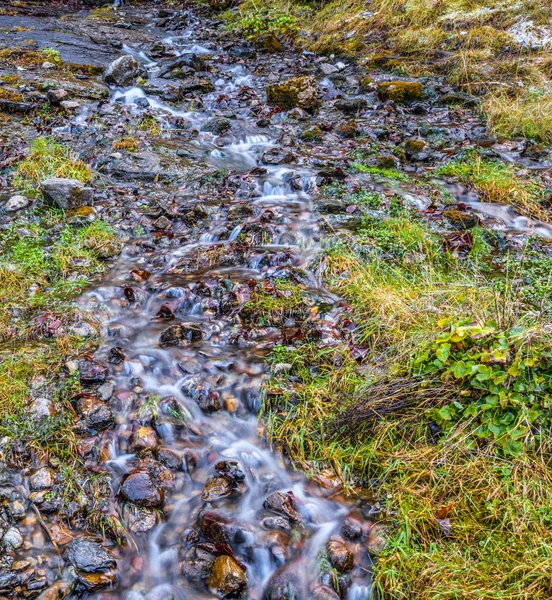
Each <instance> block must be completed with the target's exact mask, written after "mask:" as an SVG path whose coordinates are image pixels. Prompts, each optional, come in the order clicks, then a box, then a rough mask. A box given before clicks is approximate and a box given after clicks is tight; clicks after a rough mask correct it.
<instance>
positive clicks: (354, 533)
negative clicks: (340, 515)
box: [341, 517, 362, 540]
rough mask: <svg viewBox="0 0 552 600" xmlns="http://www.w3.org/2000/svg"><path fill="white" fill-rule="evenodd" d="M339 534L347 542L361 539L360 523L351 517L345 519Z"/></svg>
mask: <svg viewBox="0 0 552 600" xmlns="http://www.w3.org/2000/svg"><path fill="white" fill-rule="evenodd" d="M341 533H342V534H343V536H344V537H346V538H347V539H349V540H357V539H358V538H360V537H362V523H361V522H360V521H359V520H358V519H355V518H353V517H346V518H345V519H343V523H341Z"/></svg>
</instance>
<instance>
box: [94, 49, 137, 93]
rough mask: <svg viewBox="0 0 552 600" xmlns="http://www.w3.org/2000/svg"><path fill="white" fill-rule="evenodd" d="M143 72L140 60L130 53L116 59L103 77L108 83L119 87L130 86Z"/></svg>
mask: <svg viewBox="0 0 552 600" xmlns="http://www.w3.org/2000/svg"><path fill="white" fill-rule="evenodd" d="M141 73H142V69H141V68H140V64H139V63H138V61H137V60H136V59H135V58H134V57H133V56H130V55H128V54H125V56H121V57H120V58H118V59H117V60H114V61H113V62H112V63H111V64H110V65H109V66H108V67H107V69H106V70H105V72H104V75H103V78H104V81H105V82H106V83H109V84H112V85H117V86H119V87H128V86H130V85H132V84H133V83H134V81H135V80H136V78H137V77H138V75H140V74H141Z"/></svg>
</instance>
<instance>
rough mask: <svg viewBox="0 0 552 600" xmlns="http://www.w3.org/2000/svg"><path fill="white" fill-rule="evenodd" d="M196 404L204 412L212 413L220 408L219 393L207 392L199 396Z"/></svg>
mask: <svg viewBox="0 0 552 600" xmlns="http://www.w3.org/2000/svg"><path fill="white" fill-rule="evenodd" d="M198 405H199V408H201V410H202V411H203V412H206V413H214V412H217V411H219V410H222V403H221V401H220V394H219V393H218V392H215V391H211V392H207V393H205V394H203V395H201V396H200V398H199V401H198Z"/></svg>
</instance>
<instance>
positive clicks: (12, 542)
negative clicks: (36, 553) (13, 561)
mask: <svg viewBox="0 0 552 600" xmlns="http://www.w3.org/2000/svg"><path fill="white" fill-rule="evenodd" d="M2 544H3V545H4V547H5V548H7V549H9V548H11V549H13V550H18V549H19V548H21V546H23V536H22V535H21V532H20V531H19V529H17V527H8V529H7V530H6V531H5V532H4V535H3V536H2Z"/></svg>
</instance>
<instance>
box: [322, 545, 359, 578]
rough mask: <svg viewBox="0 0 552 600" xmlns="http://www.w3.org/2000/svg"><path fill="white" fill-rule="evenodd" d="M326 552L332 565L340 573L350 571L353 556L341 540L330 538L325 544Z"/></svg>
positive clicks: (352, 564)
mask: <svg viewBox="0 0 552 600" xmlns="http://www.w3.org/2000/svg"><path fill="white" fill-rule="evenodd" d="M326 552H327V553H328V558H329V559H330V562H331V564H332V566H333V567H335V568H336V569H337V570H338V571H340V572H341V573H345V572H347V571H350V570H351V569H352V568H353V567H354V566H355V557H354V555H353V553H352V552H351V551H350V550H349V548H347V544H346V543H345V542H344V541H342V540H330V541H329V542H328V543H327V544H326Z"/></svg>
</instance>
